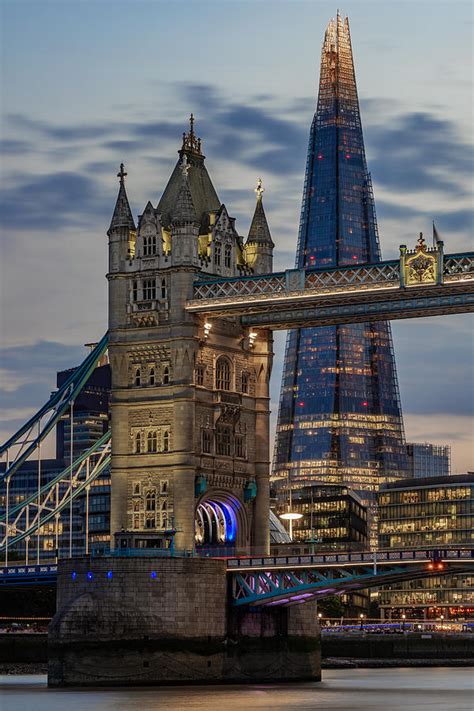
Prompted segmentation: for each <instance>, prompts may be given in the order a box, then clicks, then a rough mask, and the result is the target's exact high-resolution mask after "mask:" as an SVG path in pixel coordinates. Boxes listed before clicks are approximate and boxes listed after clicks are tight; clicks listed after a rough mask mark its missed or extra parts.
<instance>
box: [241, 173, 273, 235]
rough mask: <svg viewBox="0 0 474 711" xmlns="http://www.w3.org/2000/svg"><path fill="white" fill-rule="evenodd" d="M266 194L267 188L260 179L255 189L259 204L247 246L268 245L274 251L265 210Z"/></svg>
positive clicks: (256, 207) (256, 206)
mask: <svg viewBox="0 0 474 711" xmlns="http://www.w3.org/2000/svg"><path fill="white" fill-rule="evenodd" d="M264 192H265V188H264V187H263V182H262V179H261V178H258V179H257V187H256V188H255V193H256V195H257V204H256V205H255V212H254V214H253V218H252V223H251V225H250V230H249V236H248V239H247V244H257V243H258V244H267V245H270V246H271V248H272V249H273V247H274V246H275V245H274V244H273V241H272V237H271V234H270V229H269V227H268V222H267V217H266V215H265V210H264V209H263V193H264Z"/></svg>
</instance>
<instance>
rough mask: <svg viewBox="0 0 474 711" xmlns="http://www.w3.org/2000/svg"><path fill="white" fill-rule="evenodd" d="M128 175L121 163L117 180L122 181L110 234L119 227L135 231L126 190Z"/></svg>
mask: <svg viewBox="0 0 474 711" xmlns="http://www.w3.org/2000/svg"><path fill="white" fill-rule="evenodd" d="M126 175H127V173H125V171H124V165H123V163H120V170H119V172H118V173H117V178H119V180H120V187H119V192H118V196H117V202H116V203H115V209H114V214H113V215H112V221H111V223H110V227H109V232H110V231H111V230H115V229H117V228H119V227H128V229H130V230H135V222H134V220H133V215H132V211H131V209H130V205H129V202H128V197H127V191H126V190H125V176H126Z"/></svg>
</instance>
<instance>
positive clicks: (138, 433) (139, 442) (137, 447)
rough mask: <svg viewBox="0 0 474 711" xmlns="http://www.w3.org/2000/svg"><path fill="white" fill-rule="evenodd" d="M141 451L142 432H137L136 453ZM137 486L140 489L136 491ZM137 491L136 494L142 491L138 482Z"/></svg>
mask: <svg viewBox="0 0 474 711" xmlns="http://www.w3.org/2000/svg"><path fill="white" fill-rule="evenodd" d="M141 451H142V437H141V434H140V432H137V434H136V435H135V454H140V453H141ZM137 487H138V491H136V489H137ZM135 493H136V494H139V493H140V488H139V485H138V484H137V485H136V486H135Z"/></svg>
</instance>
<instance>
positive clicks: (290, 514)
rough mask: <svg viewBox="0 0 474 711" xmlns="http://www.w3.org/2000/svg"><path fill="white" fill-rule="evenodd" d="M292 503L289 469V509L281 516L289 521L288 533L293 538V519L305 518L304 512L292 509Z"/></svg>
mask: <svg viewBox="0 0 474 711" xmlns="http://www.w3.org/2000/svg"><path fill="white" fill-rule="evenodd" d="M291 504H292V502H291V479H290V470H289V469H288V511H287V512H286V513H283V514H281V515H280V518H282V519H283V520H284V521H288V533H289V536H290V539H291V540H293V521H298V520H299V519H300V518H303V514H300V513H296V512H295V511H292V510H291V509H292V505H291Z"/></svg>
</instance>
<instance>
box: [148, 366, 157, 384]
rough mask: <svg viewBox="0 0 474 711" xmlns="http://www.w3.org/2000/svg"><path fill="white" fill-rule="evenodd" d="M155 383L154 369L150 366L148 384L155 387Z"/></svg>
mask: <svg viewBox="0 0 474 711" xmlns="http://www.w3.org/2000/svg"><path fill="white" fill-rule="evenodd" d="M155 382H156V376H155V367H154V366H153V365H152V366H151V368H150V377H149V383H150V385H155Z"/></svg>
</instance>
